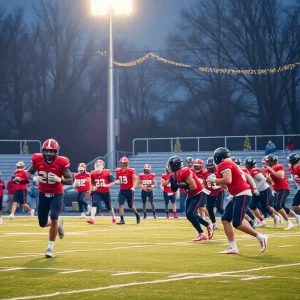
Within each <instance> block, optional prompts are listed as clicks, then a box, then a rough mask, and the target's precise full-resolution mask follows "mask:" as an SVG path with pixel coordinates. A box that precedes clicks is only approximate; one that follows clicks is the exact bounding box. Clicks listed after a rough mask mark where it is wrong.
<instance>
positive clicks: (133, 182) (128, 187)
mask: <svg viewBox="0 0 300 300" xmlns="http://www.w3.org/2000/svg"><path fill="white" fill-rule="evenodd" d="M119 163H120V168H118V169H117V170H116V178H115V180H116V181H117V182H118V183H120V192H119V197H118V198H119V199H118V200H119V212H120V222H118V223H117V224H118V225H123V224H125V221H124V203H125V201H127V204H128V207H129V208H130V210H131V211H132V212H133V213H134V214H135V217H136V223H137V224H139V223H140V215H139V214H138V212H137V209H136V208H135V206H134V205H133V199H134V191H135V188H136V186H137V177H136V174H135V169H133V168H129V160H128V158H127V157H122V158H121V159H120V161H119Z"/></svg>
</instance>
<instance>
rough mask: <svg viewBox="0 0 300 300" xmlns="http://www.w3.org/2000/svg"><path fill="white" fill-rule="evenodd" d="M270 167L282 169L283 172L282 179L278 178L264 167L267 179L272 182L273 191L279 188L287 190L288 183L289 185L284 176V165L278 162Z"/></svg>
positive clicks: (277, 169)
mask: <svg viewBox="0 0 300 300" xmlns="http://www.w3.org/2000/svg"><path fill="white" fill-rule="evenodd" d="M272 169H273V170H274V171H276V172H277V171H283V173H284V177H283V179H280V178H277V177H276V176H274V175H273V174H272V173H271V172H270V171H269V170H268V169H266V174H267V179H268V180H269V182H270V183H271V184H272V186H273V189H274V191H275V192H278V191H280V190H289V189H290V185H289V182H288V180H287V178H286V177H285V170H284V166H283V165H281V164H278V165H274V166H272Z"/></svg>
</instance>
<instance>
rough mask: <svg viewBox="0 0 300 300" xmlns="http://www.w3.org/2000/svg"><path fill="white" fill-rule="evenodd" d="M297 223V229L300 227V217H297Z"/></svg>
mask: <svg viewBox="0 0 300 300" xmlns="http://www.w3.org/2000/svg"><path fill="white" fill-rule="evenodd" d="M296 222H297V227H298V228H299V227H300V216H299V215H296Z"/></svg>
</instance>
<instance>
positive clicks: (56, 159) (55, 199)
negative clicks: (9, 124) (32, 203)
mask: <svg viewBox="0 0 300 300" xmlns="http://www.w3.org/2000/svg"><path fill="white" fill-rule="evenodd" d="M59 148H60V147H59V144H58V143H57V141H56V140H54V139H48V140H46V141H45V142H44V143H43V145H42V153H35V154H33V155H32V158H31V166H30V167H29V169H28V175H29V178H30V179H32V180H33V181H34V182H38V190H39V207H38V219H39V225H40V227H42V228H44V227H50V229H49V242H48V246H47V249H46V253H45V256H46V257H47V258H51V257H52V256H53V248H54V243H55V240H56V236H57V235H58V236H59V238H60V239H62V238H63V237H64V228H63V225H64V221H63V220H58V218H59V214H60V212H61V209H62V207H63V195H64V187H63V185H64V184H66V185H71V184H72V181H73V179H72V175H71V172H70V170H69V167H70V162H69V159H68V158H67V157H64V156H59V155H58V152H59ZM35 172H37V175H36V176H35V175H34V173H35ZM49 213H50V218H49Z"/></svg>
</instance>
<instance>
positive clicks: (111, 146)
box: [91, 0, 132, 169]
mask: <svg viewBox="0 0 300 300" xmlns="http://www.w3.org/2000/svg"><path fill="white" fill-rule="evenodd" d="M91 9H92V14H93V15H107V14H109V53H108V93H107V167H108V168H109V169H114V168H115V167H116V130H115V127H116V126H115V123H116V122H115V107H114V106H115V103H114V65H113V63H114V53H113V51H114V50H113V27H112V19H113V13H115V14H129V13H131V11H132V2H131V0H91Z"/></svg>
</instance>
